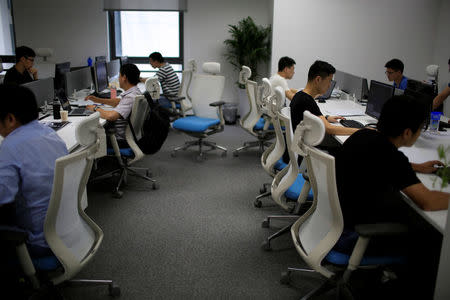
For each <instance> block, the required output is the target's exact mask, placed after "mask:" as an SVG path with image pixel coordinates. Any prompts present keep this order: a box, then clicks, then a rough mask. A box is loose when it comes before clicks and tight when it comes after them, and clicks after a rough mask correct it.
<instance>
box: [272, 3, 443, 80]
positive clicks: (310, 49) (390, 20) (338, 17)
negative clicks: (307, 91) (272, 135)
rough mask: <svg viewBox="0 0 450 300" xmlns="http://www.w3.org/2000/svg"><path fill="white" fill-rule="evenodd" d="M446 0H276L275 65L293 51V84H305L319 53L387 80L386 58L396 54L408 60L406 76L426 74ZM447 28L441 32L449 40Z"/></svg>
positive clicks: (334, 62) (335, 62)
mask: <svg viewBox="0 0 450 300" xmlns="http://www.w3.org/2000/svg"><path fill="white" fill-rule="evenodd" d="M442 2H447V4H446V5H445V7H448V1H441V0H396V1H391V0H377V1H373V0H320V1H310V0H276V1H275V2H274V20H273V24H274V34H273V35H274V39H273V51H272V70H276V69H277V62H278V59H279V58H280V57H281V56H284V55H288V56H291V57H292V58H294V59H295V60H296V62H297V65H296V74H295V75H294V78H293V79H292V81H291V82H290V86H291V87H294V88H300V87H303V86H304V85H305V83H306V78H307V72H308V69H309V66H310V65H311V64H312V63H313V62H314V60H316V59H321V60H325V61H328V62H330V63H331V64H332V65H334V66H335V67H336V68H337V69H340V70H343V71H347V72H349V73H353V74H355V75H360V76H364V77H367V78H368V79H369V80H371V79H374V80H378V81H386V76H385V74H384V71H385V68H384V64H385V63H386V61H388V60H389V59H391V58H394V57H395V58H399V59H401V60H402V61H403V62H404V63H405V72H404V74H405V75H406V76H409V77H411V78H414V79H425V78H426V73H425V67H426V66H427V65H428V64H430V63H432V62H433V60H434V58H435V44H436V43H435V39H436V36H437V28H438V15H439V13H440V10H441V3H442ZM447 10H448V8H447ZM441 14H443V15H442V17H441V19H443V18H445V16H447V19H446V20H445V21H442V22H441V23H446V24H448V22H449V21H448V19H449V18H448V12H447V14H445V13H444V12H441ZM448 28H449V26H447V27H445V29H444V32H443V33H442V35H441V38H443V39H446V42H447V43H448ZM443 35H445V38H444V37H443ZM447 45H448V44H447ZM447 52H448V51H447ZM447 59H448V58H447Z"/></svg>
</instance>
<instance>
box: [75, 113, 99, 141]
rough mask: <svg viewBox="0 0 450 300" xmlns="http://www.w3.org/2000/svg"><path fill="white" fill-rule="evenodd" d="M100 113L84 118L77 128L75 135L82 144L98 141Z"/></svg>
mask: <svg viewBox="0 0 450 300" xmlns="http://www.w3.org/2000/svg"><path fill="white" fill-rule="evenodd" d="M99 119H100V113H99V112H95V113H93V114H92V115H90V116H88V117H86V118H84V119H83V120H82V121H81V122H80V123H79V124H78V126H77V128H76V129H75V137H76V139H77V142H78V143H79V144H80V145H81V146H89V145H92V144H93V143H95V142H96V141H97V127H98V125H99V123H98V120H99Z"/></svg>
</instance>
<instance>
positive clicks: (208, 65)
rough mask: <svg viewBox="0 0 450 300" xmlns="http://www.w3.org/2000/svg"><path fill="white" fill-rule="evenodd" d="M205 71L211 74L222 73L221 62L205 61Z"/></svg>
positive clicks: (203, 67)
mask: <svg viewBox="0 0 450 300" xmlns="http://www.w3.org/2000/svg"><path fill="white" fill-rule="evenodd" d="M202 69H203V72H205V73H209V74H219V73H220V64H219V63H217V62H205V63H203V66H202Z"/></svg>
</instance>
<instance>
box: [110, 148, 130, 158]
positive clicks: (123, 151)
mask: <svg viewBox="0 0 450 300" xmlns="http://www.w3.org/2000/svg"><path fill="white" fill-rule="evenodd" d="M106 153H107V154H108V155H114V149H113V148H108V149H107V150H106ZM120 155H121V156H125V157H132V156H134V152H133V150H131V148H120Z"/></svg>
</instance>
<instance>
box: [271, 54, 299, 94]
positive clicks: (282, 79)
mask: <svg viewBox="0 0 450 300" xmlns="http://www.w3.org/2000/svg"><path fill="white" fill-rule="evenodd" d="M294 74H295V61H294V60H293V59H292V58H290V57H287V56H283V57H282V58H280V60H279V61H278V72H277V73H276V74H274V75H272V77H270V83H271V84H272V88H273V89H275V88H276V87H277V86H281V87H282V88H283V90H284V93H285V95H286V98H288V99H289V100H292V98H293V97H294V95H295V94H296V93H297V92H298V90H296V89H290V88H289V86H288V84H287V79H292V77H294Z"/></svg>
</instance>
